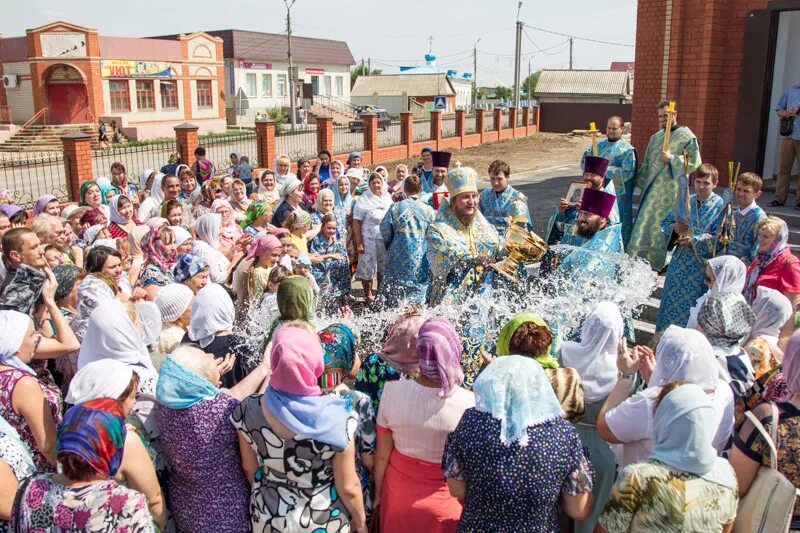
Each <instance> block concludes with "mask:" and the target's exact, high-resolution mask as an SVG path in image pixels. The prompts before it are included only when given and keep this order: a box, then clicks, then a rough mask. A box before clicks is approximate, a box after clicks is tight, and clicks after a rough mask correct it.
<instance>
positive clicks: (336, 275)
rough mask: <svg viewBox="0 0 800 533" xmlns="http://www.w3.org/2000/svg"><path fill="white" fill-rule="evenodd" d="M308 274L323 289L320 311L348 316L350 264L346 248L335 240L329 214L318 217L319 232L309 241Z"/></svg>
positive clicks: (340, 240) (334, 229)
mask: <svg viewBox="0 0 800 533" xmlns="http://www.w3.org/2000/svg"><path fill="white" fill-rule="evenodd" d="M310 250H311V256H310V258H311V263H312V265H313V266H312V273H313V274H314V279H315V280H316V282H317V284H318V285H319V286H320V288H321V289H323V291H322V293H323V299H322V305H323V308H324V309H325V310H326V311H327V312H328V313H330V314H334V313H336V312H339V313H341V314H342V315H349V314H351V311H350V307H349V306H348V305H347V297H348V296H349V295H350V291H351V285H350V260H349V259H348V257H347V245H346V244H345V243H344V241H343V240H342V239H341V238H337V221H336V216H335V215H334V214H333V213H328V214H327V215H325V216H324V217H322V229H321V230H320V232H319V234H318V235H317V236H316V237H315V238H314V240H313V241H311V246H310Z"/></svg>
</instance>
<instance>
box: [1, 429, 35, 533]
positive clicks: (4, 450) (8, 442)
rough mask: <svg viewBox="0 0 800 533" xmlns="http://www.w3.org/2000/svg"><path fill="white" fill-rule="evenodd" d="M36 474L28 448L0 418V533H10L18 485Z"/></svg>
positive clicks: (15, 431)
mask: <svg viewBox="0 0 800 533" xmlns="http://www.w3.org/2000/svg"><path fill="white" fill-rule="evenodd" d="M34 474H36V466H35V465H34V464H33V459H31V455H30V452H29V451H28V447H27V446H25V444H23V443H22V441H21V440H20V438H19V434H18V433H17V430H16V429H14V428H13V427H11V425H10V424H9V423H8V422H6V420H5V419H4V418H3V417H0V531H10V525H9V523H8V520H9V518H11V511H12V507H13V504H14V499H15V497H16V495H17V489H18V488H19V486H20V483H22V482H23V481H25V480H26V479H27V478H29V477H31V476H33V475H34Z"/></svg>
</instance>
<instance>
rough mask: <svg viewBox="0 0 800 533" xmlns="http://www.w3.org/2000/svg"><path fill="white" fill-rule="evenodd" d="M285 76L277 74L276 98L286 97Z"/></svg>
mask: <svg viewBox="0 0 800 533" xmlns="http://www.w3.org/2000/svg"><path fill="white" fill-rule="evenodd" d="M287 94H288V93H287V92H286V74H278V96H286V95H287Z"/></svg>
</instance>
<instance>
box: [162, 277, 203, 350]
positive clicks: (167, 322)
mask: <svg viewBox="0 0 800 533" xmlns="http://www.w3.org/2000/svg"><path fill="white" fill-rule="evenodd" d="M193 299H194V292H192V289H190V288H189V287H187V286H186V285H183V284H181V283H170V284H169V285H167V286H166V287H164V288H163V289H161V290H160V291H159V292H158V295H156V299H155V300H154V302H155V304H156V305H157V306H158V310H159V311H160V312H161V319H162V321H163V325H162V328H161V334H160V335H159V336H158V349H157V351H158V353H162V354H168V353H172V351H173V350H174V349H175V348H176V347H177V346H178V345H179V344H180V342H181V340H182V339H183V337H184V336H185V335H186V331H187V330H188V329H189V323H190V320H191V316H192V308H191V305H192V300H193Z"/></svg>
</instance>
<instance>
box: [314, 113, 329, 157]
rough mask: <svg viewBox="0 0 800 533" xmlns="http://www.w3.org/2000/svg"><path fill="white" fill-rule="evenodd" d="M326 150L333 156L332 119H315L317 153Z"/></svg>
mask: <svg viewBox="0 0 800 533" xmlns="http://www.w3.org/2000/svg"><path fill="white" fill-rule="evenodd" d="M322 150H327V151H329V152H330V153H331V155H332V154H333V118H332V117H317V153H319V152H321V151H322Z"/></svg>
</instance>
